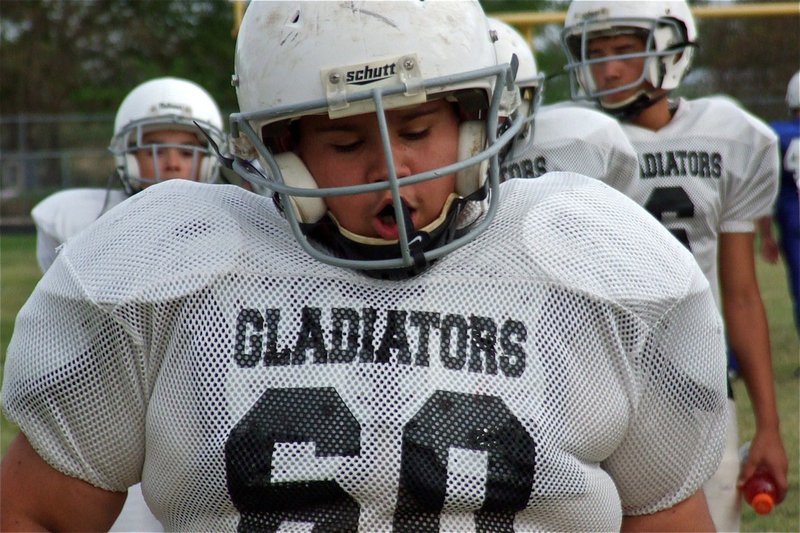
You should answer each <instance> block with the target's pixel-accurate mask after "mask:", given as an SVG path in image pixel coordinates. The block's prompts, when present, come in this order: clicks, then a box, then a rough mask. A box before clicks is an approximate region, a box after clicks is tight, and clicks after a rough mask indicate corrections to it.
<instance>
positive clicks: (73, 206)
mask: <svg viewBox="0 0 800 533" xmlns="http://www.w3.org/2000/svg"><path fill="white" fill-rule="evenodd" d="M127 197H128V195H127V194H125V191H122V190H115V189H66V190H63V191H59V192H56V193H53V194H51V195H50V196H48V197H47V198H45V199H44V200H42V201H41V202H39V203H38V204H36V205H35V206H34V207H33V209H31V218H33V222H34V224H36V259H37V261H38V262H39V268H40V269H41V271H42V272H44V271H46V270H47V269H48V268H50V265H52V264H53V261H55V258H56V253H57V249H58V247H59V246H61V245H62V244H63V243H65V242H67V239H69V238H70V237H72V236H73V235H75V234H77V233H78V232H80V231H82V230H83V229H84V228H85V227H86V226H88V225H89V224H91V223H92V222H94V221H95V220H97V219H98V218H100V215H102V214H103V213H105V212H106V211H108V210H109V209H111V208H112V207H114V206H115V205H117V204H118V203H120V202H122V201H123V200H125V199H126V198H127Z"/></svg>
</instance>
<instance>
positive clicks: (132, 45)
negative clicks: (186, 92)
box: [0, 0, 800, 120]
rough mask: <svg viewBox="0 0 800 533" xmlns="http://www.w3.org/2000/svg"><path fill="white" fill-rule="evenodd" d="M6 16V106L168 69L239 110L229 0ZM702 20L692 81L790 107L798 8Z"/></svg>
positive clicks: (542, 55)
mask: <svg viewBox="0 0 800 533" xmlns="http://www.w3.org/2000/svg"><path fill="white" fill-rule="evenodd" d="M732 3H735V2H730V1H719V0H718V1H696V0H691V1H690V4H691V5H692V6H699V5H720V6H722V5H731V4H732ZM748 3H770V2H769V1H768V0H755V1H753V0H750V2H748ZM482 4H483V5H484V8H485V9H486V11H487V12H489V13H491V14H499V13H506V12H533V11H564V10H565V9H566V7H567V5H568V2H566V1H563V0H513V1H509V0H483V1H482ZM0 15H2V17H0V114H3V115H8V114H15V113H63V112H81V113H96V112H104V113H113V112H114V110H115V109H116V107H117V106H118V105H119V102H121V101H122V98H123V97H124V96H125V94H127V92H128V91H129V90H130V89H131V88H132V87H134V86H135V85H137V84H138V83H141V82H143V81H145V80H147V79H149V78H152V77H157V76H165V75H173V76H179V77H185V78H188V79H191V80H194V81H196V82H197V83H199V84H200V85H202V86H204V87H205V88H206V89H208V90H209V92H211V94H212V95H214V97H215V98H216V99H217V102H218V103H219V105H220V107H221V108H222V109H223V111H227V112H231V111H234V110H235V109H236V96H235V93H234V91H233V89H232V88H231V86H230V76H231V74H232V73H233V56H234V38H233V35H232V31H233V28H234V9H233V7H232V3H231V2H230V1H229V0H192V1H188V0H146V1H142V0H71V1H65V0H22V1H19V0H18V1H14V0H10V1H9V0H5V1H3V2H2V5H0ZM698 25H699V31H700V49H699V53H698V55H697V57H696V60H695V63H694V69H693V72H692V74H691V75H690V77H689V79H688V80H687V87H686V88H684V89H683V92H685V93H686V94H688V95H698V94H706V93H708V92H725V93H729V94H730V95H732V96H733V97H735V98H737V99H739V100H740V101H742V102H743V103H744V104H745V105H746V106H747V107H749V108H751V109H752V110H754V111H755V112H756V113H758V114H759V115H760V116H762V118H764V119H765V120H772V119H776V118H782V117H783V116H784V114H785V109H784V108H783V107H781V104H782V101H783V96H784V94H785V91H786V84H787V82H788V80H789V78H790V77H791V75H792V74H793V73H794V72H795V71H796V70H797V69H798V67H800V47H798V45H797V43H798V42H800V18H798V17H792V16H788V17H787V16H782V17H748V18H739V19H730V18H726V19H703V20H698ZM559 29H560V28H559V26H558V25H542V26H538V27H537V28H536V32H535V35H536V38H535V41H534V47H535V52H536V56H537V61H538V62H539V67H540V70H542V71H543V72H545V73H546V74H548V75H549V76H551V77H553V79H551V80H550V81H551V83H550V84H549V87H548V90H547V92H546V99H547V100H548V101H557V100H561V99H563V98H565V97H566V96H567V92H566V87H567V85H566V79H565V76H563V75H562V74H561V67H562V66H563V64H564V58H563V54H562V53H561V50H560V48H559V46H558V30H559ZM264 53H271V51H266V50H265V51H264Z"/></svg>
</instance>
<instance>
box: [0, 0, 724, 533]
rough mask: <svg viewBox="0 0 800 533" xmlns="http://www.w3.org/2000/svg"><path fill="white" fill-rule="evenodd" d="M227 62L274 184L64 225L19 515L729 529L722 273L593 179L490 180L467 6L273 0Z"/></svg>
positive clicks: (248, 134)
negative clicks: (724, 496)
mask: <svg viewBox="0 0 800 533" xmlns="http://www.w3.org/2000/svg"><path fill="white" fill-rule="evenodd" d="M265 51H267V52H268V53H265ZM278 73H279V74H278ZM233 81H234V84H235V87H236V91H237V98H238V101H239V108H240V112H239V113H235V114H233V115H232V116H231V127H232V132H231V134H232V136H233V137H234V140H235V143H234V146H236V155H237V158H236V159H235V160H234V161H233V162H232V165H233V167H234V168H235V169H237V171H238V172H240V173H241V174H242V175H243V177H244V178H245V179H247V180H250V181H252V182H254V183H257V184H258V185H259V186H263V187H264V188H266V189H267V190H268V191H271V192H270V194H269V195H268V196H262V195H257V194H253V193H252V192H248V191H245V190H244V189H243V188H241V187H208V186H202V185H198V184H196V183H192V182H189V181H185V180H172V181H170V182H168V183H164V184H161V185H159V186H157V187H152V188H149V189H147V190H145V191H143V192H142V193H139V194H137V195H135V196H134V197H133V198H131V199H130V200H128V201H126V202H124V203H123V204H121V205H120V206H118V207H117V208H115V209H114V210H112V211H110V212H109V213H107V214H106V215H105V216H104V217H102V218H101V219H100V220H99V221H98V222H97V223H96V224H93V225H92V226H91V227H90V228H89V229H87V230H86V231H84V232H82V233H81V234H80V235H78V236H77V237H76V238H74V239H72V240H70V241H69V242H68V243H67V244H66V246H65V247H64V249H63V250H62V252H61V253H60V254H59V256H58V258H57V259H56V261H55V263H54V264H53V266H52V267H51V269H50V271H49V272H48V275H47V276H46V277H45V278H44V280H43V282H42V283H40V284H39V285H38V286H37V288H36V290H35V291H34V293H33V295H32V296H31V299H30V300H29V301H28V302H27V304H26V305H25V307H24V309H23V310H22V311H21V313H20V315H19V317H18V321H17V327H16V330H15V332H14V335H13V339H12V341H11V345H10V348H9V352H8V356H7V359H6V367H5V372H4V383H3V405H4V407H5V409H6V411H7V413H8V415H9V417H10V419H11V420H13V421H15V422H16V423H17V424H18V425H19V426H20V428H21V430H22V432H23V433H22V435H21V436H19V437H18V438H17V439H16V440H15V441H14V443H13V444H12V445H11V447H10V449H9V451H8V453H7V455H6V457H5V458H4V460H3V463H2V476H1V477H0V479H1V480H2V484H3V485H2V489H3V490H2V491H0V494H2V505H3V515H2V520H3V524H4V525H8V524H15V525H16V526H18V527H22V528H24V529H37V528H41V527H50V528H52V529H78V528H79V527H82V528H88V529H102V528H104V527H107V525H108V524H109V523H110V521H111V520H112V519H113V516H114V514H115V510H116V509H118V508H119V506H120V504H121V503H120V502H121V500H122V499H123V498H124V492H125V490H126V489H127V487H129V486H130V485H132V484H134V483H136V482H138V481H139V480H141V481H142V487H143V491H144V493H145V495H146V496H147V501H148V503H149V504H150V506H151V508H152V509H153V511H154V512H155V514H156V516H158V517H159V519H161V521H162V522H163V523H164V524H165V526H166V527H167V528H168V529H170V530H172V529H185V530H214V531H217V530H228V531H230V530H235V529H238V530H243V531H249V530H277V529H279V528H299V527H303V528H310V527H314V528H316V529H318V530H322V531H332V530H335V531H352V530H357V529H360V530H364V531H386V530H390V529H393V530H397V531H415V530H442V531H463V530H481V531H509V530H512V529H520V530H602V531H607V530H619V529H620V528H621V527H624V528H639V529H649V530H663V529H666V528H668V527H669V528H670V529H674V528H676V527H679V528H686V529H688V528H700V527H711V521H710V517H709V515H708V510H707V507H706V503H705V499H704V497H703V494H702V491H701V490H700V487H701V485H702V483H703V482H704V481H705V479H706V478H707V477H708V476H709V475H711V473H712V472H713V471H714V470H715V468H716V465H717V462H718V460H719V457H720V453H721V450H722V445H723V438H722V433H723V428H724V424H725V409H726V402H725V369H724V361H723V355H724V337H723V334H722V324H721V319H720V317H719V314H718V312H717V311H716V307H715V305H714V300H713V296H712V295H711V292H710V288H709V285H708V281H707V280H706V279H705V277H704V276H703V273H702V272H701V271H700V269H699V268H698V266H697V264H696V262H695V261H694V259H693V258H692V256H691V254H690V253H689V252H688V251H687V250H685V249H684V248H683V247H682V246H681V245H680V244H679V243H677V242H676V241H675V240H674V239H673V238H672V236H671V235H670V234H669V232H667V231H666V230H665V229H664V228H663V227H662V226H661V225H660V224H658V223H657V222H656V221H655V220H653V218H652V217H651V216H650V215H649V214H648V213H647V212H645V211H644V210H643V209H641V208H640V207H639V206H637V205H636V204H635V203H634V202H632V201H631V200H630V199H628V198H626V197H625V196H624V195H623V194H621V193H619V192H618V191H616V190H614V189H612V188H610V187H607V186H605V185H604V184H602V183H600V182H599V181H597V180H595V179H592V178H588V177H585V176H581V175H577V174H572V173H552V175H551V176H550V177H547V176H543V177H541V178H538V179H535V180H509V181H507V182H504V183H502V184H500V180H499V165H498V154H499V152H500V151H501V150H503V149H504V148H505V147H506V146H507V145H508V143H509V142H511V140H512V139H513V138H514V136H516V135H517V134H518V133H519V131H520V129H521V127H522V122H521V121H517V120H514V119H512V120H510V121H508V120H503V116H502V114H501V103H502V102H507V101H508V98H507V96H508V94H509V92H511V93H513V92H514V91H516V89H515V86H514V82H513V69H512V67H511V65H509V64H508V63H505V62H503V63H499V64H498V63H497V60H496V56H495V51H494V48H493V43H492V40H491V33H490V31H489V28H488V24H487V21H486V17H485V15H484V13H483V11H482V9H481V7H480V4H479V3H478V2H477V1H463V2H452V1H440V0H430V1H426V2H418V1H416V0H411V1H409V0H403V1H395V2H359V1H355V2H346V3H345V2H285V1H280V2H267V1H265V2H253V3H251V4H250V5H249V7H248V9H247V11H246V13H245V16H244V19H243V21H242V25H241V28H240V32H239V34H238V38H237V43H236V64H235V74H234V78H233ZM253 153H255V154H257V156H258V159H259V161H260V165H259V166H260V168H261V169H262V170H261V171H259V170H258V168H257V167H255V165H251V164H250V163H249V161H250V160H251V159H252V158H251V156H252V154H253ZM227 163H230V161H226V164H227ZM254 190H260V188H259V187H256V188H254ZM273 198H274V199H275V201H277V204H278V206H279V209H275V208H274V207H272V206H273ZM156 227H157V229H158V231H157V232H154V231H153V230H154V228H156ZM654 264H655V265H658V268H653V265H654ZM675 330H678V331H680V332H681V335H674V334H673V331H675ZM9 487H13V490H9ZM44 502H47V503H46V504H45V503H44Z"/></svg>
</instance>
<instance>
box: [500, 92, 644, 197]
mask: <svg viewBox="0 0 800 533" xmlns="http://www.w3.org/2000/svg"><path fill="white" fill-rule="evenodd" d="M532 131H533V135H532V136H531V135H530V134H527V135H525V136H524V137H521V138H517V139H516V140H515V142H514V144H513V146H512V148H511V150H510V151H509V153H508V155H507V156H506V157H505V158H504V159H503V162H502V165H501V167H502V168H501V172H502V174H501V176H502V178H504V179H510V178H537V177H539V176H541V175H542V174H544V173H546V172H554V171H564V172H575V173H577V174H583V175H586V176H589V177H592V178H597V179H599V180H601V181H603V182H605V183H607V184H608V185H611V186H612V187H614V188H615V189H618V190H625V189H627V188H629V187H631V186H633V184H634V183H635V182H636V178H637V177H638V176H639V162H638V159H637V157H636V150H635V149H634V148H633V145H631V142H630V141H629V140H628V137H627V136H626V135H625V132H624V131H623V129H622V126H621V125H620V123H619V122H618V121H617V120H616V119H614V118H612V117H610V116H608V115H607V114H605V113H602V112H600V111H597V110H594V109H590V108H587V107H582V106H578V105H573V104H563V103H562V104H555V105H550V106H542V107H540V108H539V109H538V110H537V111H536V115H535V117H534V121H533V127H532Z"/></svg>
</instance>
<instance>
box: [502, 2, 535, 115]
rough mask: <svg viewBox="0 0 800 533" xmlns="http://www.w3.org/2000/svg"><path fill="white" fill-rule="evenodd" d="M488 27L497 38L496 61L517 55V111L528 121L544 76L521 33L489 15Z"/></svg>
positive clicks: (507, 59) (533, 109) (505, 60)
mask: <svg viewBox="0 0 800 533" xmlns="http://www.w3.org/2000/svg"><path fill="white" fill-rule="evenodd" d="M489 29H490V30H491V31H493V32H495V36H496V38H497V40H496V41H495V43H494V46H495V50H496V51H497V61H498V62H510V61H511V57H512V56H513V55H516V56H517V60H518V61H519V65H518V67H517V77H516V80H515V83H516V85H517V87H518V88H519V113H520V114H521V115H522V117H524V118H527V119H529V121H530V120H531V119H532V118H533V116H534V114H535V112H536V109H537V108H538V107H539V103H540V102H541V95H542V90H543V89H544V76H543V75H542V74H540V73H539V69H538V68H537V66H536V58H535V57H534V55H533V50H532V49H531V47H530V45H529V44H528V43H527V42H526V41H525V37H523V36H522V34H520V33H519V32H518V31H517V30H516V29H514V28H513V27H512V26H510V25H509V24H506V23H505V22H503V21H502V20H500V19H496V18H494V17H489Z"/></svg>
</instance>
